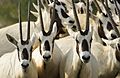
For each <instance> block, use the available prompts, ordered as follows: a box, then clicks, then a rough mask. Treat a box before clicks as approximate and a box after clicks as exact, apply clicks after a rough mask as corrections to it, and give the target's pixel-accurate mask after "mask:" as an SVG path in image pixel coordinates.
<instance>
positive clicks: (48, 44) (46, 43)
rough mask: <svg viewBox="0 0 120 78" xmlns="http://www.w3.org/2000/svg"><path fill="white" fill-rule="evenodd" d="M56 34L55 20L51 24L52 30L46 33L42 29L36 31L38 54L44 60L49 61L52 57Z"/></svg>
mask: <svg viewBox="0 0 120 78" xmlns="http://www.w3.org/2000/svg"><path fill="white" fill-rule="evenodd" d="M56 34H57V26H56V22H55V23H54V24H53V28H52V31H51V32H50V33H49V34H48V33H45V32H43V31H40V33H36V35H37V36H38V39H39V41H40V54H41V56H42V58H43V61H44V62H49V61H50V60H51V59H52V54H53V49H54V40H55V37H56Z"/></svg>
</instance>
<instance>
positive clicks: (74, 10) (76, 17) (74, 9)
mask: <svg viewBox="0 0 120 78" xmlns="http://www.w3.org/2000/svg"><path fill="white" fill-rule="evenodd" d="M72 6H73V14H74V18H75V20H76V24H77V26H78V31H80V32H81V26H80V22H79V19H78V16H77V12H76V8H75V4H74V0H72Z"/></svg>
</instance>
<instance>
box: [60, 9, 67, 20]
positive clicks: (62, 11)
mask: <svg viewBox="0 0 120 78" xmlns="http://www.w3.org/2000/svg"><path fill="white" fill-rule="evenodd" d="M61 13H62V16H63V17H64V18H68V17H69V16H68V15H67V14H66V13H65V11H64V10H63V9H61Z"/></svg>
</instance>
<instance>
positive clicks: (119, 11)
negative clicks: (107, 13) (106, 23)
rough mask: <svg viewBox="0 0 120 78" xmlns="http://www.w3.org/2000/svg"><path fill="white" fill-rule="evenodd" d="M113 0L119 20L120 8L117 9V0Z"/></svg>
mask: <svg viewBox="0 0 120 78" xmlns="http://www.w3.org/2000/svg"><path fill="white" fill-rule="evenodd" d="M113 1H114V3H115V6H116V9H117V11H118V16H119V21H120V10H119V8H118V6H117V2H116V1H117V0H113Z"/></svg>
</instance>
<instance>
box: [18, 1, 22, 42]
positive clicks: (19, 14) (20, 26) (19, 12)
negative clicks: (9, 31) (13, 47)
mask: <svg viewBox="0 0 120 78" xmlns="http://www.w3.org/2000/svg"><path fill="white" fill-rule="evenodd" d="M18 18H19V30H20V40H21V43H22V42H23V37H22V23H21V2H20V1H19V5H18Z"/></svg>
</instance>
